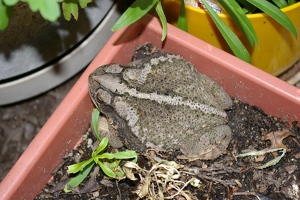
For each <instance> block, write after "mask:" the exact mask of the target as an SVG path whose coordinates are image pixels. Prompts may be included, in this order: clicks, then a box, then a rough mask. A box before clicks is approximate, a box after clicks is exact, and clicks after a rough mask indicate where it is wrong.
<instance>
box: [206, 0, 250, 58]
mask: <svg viewBox="0 0 300 200" xmlns="http://www.w3.org/2000/svg"><path fill="white" fill-rule="evenodd" d="M202 3H203V4H204V6H205V7H206V9H207V11H208V13H209V15H210V17H211V18H212V20H213V21H214V23H215V24H216V26H217V27H218V29H219V31H220V32H221V34H222V35H223V37H224V39H225V40H226V42H227V44H228V45H229V47H230V48H231V50H232V51H233V53H234V54H235V55H236V56H237V57H238V58H240V59H242V60H244V61H246V62H248V63H250V62H251V58H250V54H249V52H248V51H247V49H246V47H245V46H244V45H243V43H242V42H241V41H240V39H239V38H238V37H237V36H236V35H235V34H234V33H233V32H232V30H230V28H228V26H227V25H226V24H225V23H224V22H223V21H222V20H221V18H220V17H219V16H218V15H217V14H216V13H215V12H214V11H213V9H212V8H211V7H210V6H209V5H208V3H207V2H206V0H202Z"/></svg>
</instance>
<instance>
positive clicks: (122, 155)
mask: <svg viewBox="0 0 300 200" xmlns="http://www.w3.org/2000/svg"><path fill="white" fill-rule="evenodd" d="M96 157H97V158H98V159H109V160H112V159H117V160H122V159H131V158H134V159H137V154H136V152H135V151H132V150H128V149H127V150H126V151H121V152H116V153H103V154H100V155H97V156H96Z"/></svg>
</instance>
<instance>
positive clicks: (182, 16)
mask: <svg viewBox="0 0 300 200" xmlns="http://www.w3.org/2000/svg"><path fill="white" fill-rule="evenodd" d="M177 27H178V28H180V29H181V30H184V31H186V32H188V23H187V19H186V13H185V4H184V0H181V3H180V12H179V17H178V23H177Z"/></svg>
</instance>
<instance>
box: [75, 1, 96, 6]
mask: <svg viewBox="0 0 300 200" xmlns="http://www.w3.org/2000/svg"><path fill="white" fill-rule="evenodd" d="M78 2H79V5H80V7H81V8H85V7H86V6H87V4H88V3H91V2H93V0H78Z"/></svg>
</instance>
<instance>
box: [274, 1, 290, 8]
mask: <svg viewBox="0 0 300 200" xmlns="http://www.w3.org/2000/svg"><path fill="white" fill-rule="evenodd" d="M272 1H273V2H274V3H275V4H276V5H277V6H278V7H279V8H284V7H286V6H287V5H288V4H287V2H286V1H285V0H272Z"/></svg>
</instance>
